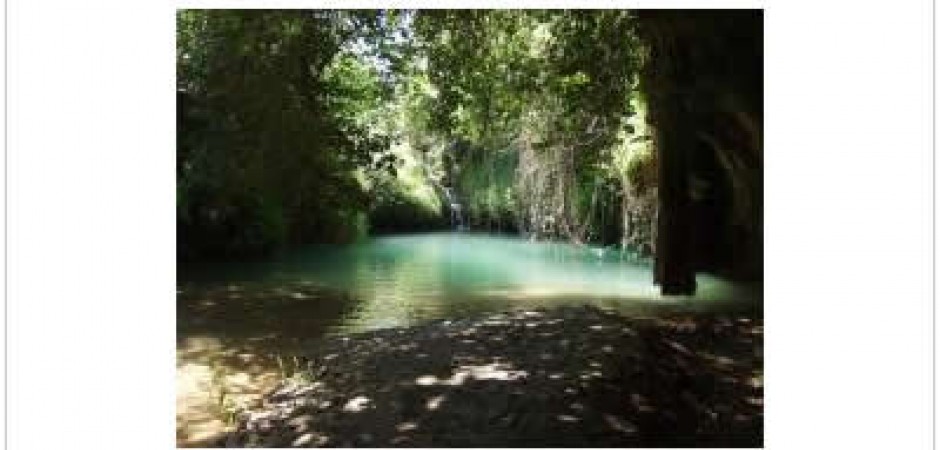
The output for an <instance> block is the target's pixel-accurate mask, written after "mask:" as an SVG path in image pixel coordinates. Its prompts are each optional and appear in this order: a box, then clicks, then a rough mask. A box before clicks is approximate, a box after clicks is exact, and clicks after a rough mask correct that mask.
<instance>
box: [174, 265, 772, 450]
mask: <svg viewBox="0 0 940 450" xmlns="http://www.w3.org/2000/svg"><path fill="white" fill-rule="evenodd" d="M540 295H541V296H543V297H542V298H540V297H539V296H540ZM579 302H580V304H585V303H587V304H592V305H597V306H601V307H602V309H597V308H593V307H592V308H585V307H571V306H564V305H572V304H575V305H576V304H579ZM372 303H374V302H366V303H363V302H362V301H361V300H360V299H356V298H353V297H350V296H348V295H344V294H341V293H337V292H335V291H330V290H328V289H325V288H323V287H322V286H319V285H316V284H315V283H310V282H291V283H288V282H281V283H277V284H270V283H244V282H243V283H230V284H212V285H206V286H201V287H200V286H192V285H182V286H180V287H179V290H178V295H177V311H178V314H177V317H178V319H177V320H178V322H177V332H178V338H177V444H178V445H179V446H211V445H218V444H225V443H228V444H230V445H235V446H271V445H281V446H291V445H293V446H490V445H497V446H505V445H509V446H514V445H525V446H531V445H543V444H544V445H549V446H558V445H570V446H584V445H599V446H608V445H614V446H633V445H640V444H644V445H645V444H650V443H652V444H655V445H660V444H664V443H667V444H670V445H673V444H674V445H682V444H685V443H690V442H691V443H690V445H702V443H703V442H705V443H707V442H716V443H722V444H726V445H737V444H738V443H747V444H750V443H753V442H755V440H759V438H760V434H761V430H762V424H763V418H762V409H763V395H762V389H763V378H762V374H761V367H762V357H763V355H762V320H761V319H760V317H761V315H760V309H759V307H757V308H754V307H747V308H744V309H741V308H738V307H739V306H740V305H741V303H740V302H739V303H734V304H728V305H730V306H733V307H731V308H724V309H722V308H718V307H716V305H717V306H723V305H724V304H721V303H705V302H689V301H688V299H683V298H668V299H663V301H661V302H635V301H633V302H631V301H623V300H622V299H616V298H580V299H579V298H577V297H576V296H569V295H556V296H551V295H547V293H546V292H541V291H539V292H530V293H526V292H520V294H519V295H518V296H516V297H512V296H510V295H508V293H507V292H483V293H480V294H478V295H477V296H475V297H473V298H470V297H466V298H462V299H456V300H455V305H471V306H473V307H472V308H469V309H460V308H462V307H460V308H458V309H453V310H450V309H444V310H432V311H431V312H430V313H429V311H428V310H422V309H420V308H419V309H413V310H412V309H407V308H405V307H404V306H402V305H398V306H396V305H392V306H393V307H396V308H400V309H401V312H403V313H402V314H392V315H388V317H385V316H383V313H382V309H381V308H377V307H376V306H375V305H373V306H368V305H370V304H372ZM758 306H759V305H758ZM402 308H404V309H402ZM736 308H738V309H736ZM493 310H497V311H499V310H502V311H505V312H504V313H499V314H489V315H485V314H484V313H486V312H487V311H493ZM615 310H616V311H619V313H615V312H614V311H615ZM427 314H431V315H430V316H428V315H427ZM434 314H440V315H441V316H442V317H447V318H448V319H446V320H437V321H435V322H431V323H430V324H427V323H428V322H427V318H428V317H432V318H433V317H434ZM624 315H626V316H628V317H632V318H631V319H627V318H625V317H624ZM377 317H384V319H390V320H391V322H389V321H388V320H385V321H382V320H374V319H375V318H377ZM414 323H418V324H419V325H418V326H412V327H401V328H385V327H388V326H398V325H411V324H414ZM423 324H427V325H423ZM376 328H380V329H379V330H377V331H367V330H375V329H376ZM381 328H385V329H381ZM363 331H365V332H363ZM234 431H237V432H234ZM652 444H651V445H652Z"/></svg>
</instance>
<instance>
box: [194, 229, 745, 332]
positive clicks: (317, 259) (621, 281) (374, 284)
mask: <svg viewBox="0 0 940 450" xmlns="http://www.w3.org/2000/svg"><path fill="white" fill-rule="evenodd" d="M179 278H180V284H181V286H183V288H182V289H184V290H185V287H187V286H188V287H190V288H196V289H200V288H205V287H207V286H221V285H226V286H233V287H234V288H235V289H238V288H239V284H240V283H250V285H251V286H253V287H254V288H255V289H257V288H259V287H262V286H271V287H277V286H281V287H290V286H304V285H309V286H319V287H324V288H327V289H330V290H333V291H336V292H341V293H345V294H348V295H344V296H342V297H341V298H331V299H327V298H311V299H309V301H310V302H320V303H323V302H326V301H332V302H342V303H346V304H345V305H343V306H344V308H340V309H342V312H341V314H340V315H339V316H337V317H335V321H334V322H333V323H331V324H325V325H327V327H328V328H329V330H326V331H328V332H334V331H335V332H348V331H360V330H365V329H374V328H381V327H388V326H399V325H409V324H413V323H416V322H422V321H425V320H428V319H438V318H448V317H455V316H461V315H466V314H469V313H478V312H486V311H501V310H505V309H507V308H516V307H536V306H544V307H550V306H555V305H560V304H583V303H593V304H597V305H602V306H605V307H612V308H617V309H622V310H624V311H627V312H629V311H631V310H637V309H647V310H648V309H650V308H656V307H659V306H662V305H670V306H676V307H686V308H692V309H708V308H724V307H729V306H731V305H755V304H759V294H760V291H759V289H758V288H757V287H753V286H741V285H737V284H734V283H730V282H727V281H723V280H721V279H718V278H716V277H713V276H709V275H702V274H700V275H698V276H697V284H698V289H697V291H696V294H695V295H694V296H693V297H672V298H669V297H663V296H660V295H658V293H657V291H656V289H655V287H654V286H653V284H652V278H653V276H652V268H651V266H650V264H648V263H643V262H638V261H636V260H634V259H633V258H630V257H629V256H626V255H624V254H623V253H621V252H619V251H616V250H611V249H606V250H605V249H600V248H596V247H579V246H575V245H571V244H566V243H553V242H530V241H527V240H524V239H520V238H513V237H501V236H493V235H483V234H470V233H428V234H414V235H401V236H386V237H378V238H373V239H370V240H368V241H366V242H362V243H359V244H353V245H349V246H313V247H308V248H305V249H302V250H298V251H295V252H292V253H289V254H287V255H284V256H281V257H279V258H277V259H275V260H272V261H267V262H257V263H238V264H233V263H223V264H215V265H208V266H202V267H187V268H186V269H185V273H184V272H183V271H181V273H180V276H179ZM285 290H286V292H284V293H283V294H284V295H285V296H287V297H295V298H297V299H298V300H305V299H306V297H307V295H305V294H303V293H297V292H290V289H289V288H287V289H285ZM242 295H250V293H244V294H242ZM755 300H757V301H755ZM323 306H324V310H329V311H332V310H333V309H335V308H333V307H334V306H336V305H331V306H329V307H328V306H327V305H323Z"/></svg>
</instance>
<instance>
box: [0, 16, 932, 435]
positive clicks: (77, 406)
mask: <svg viewBox="0 0 940 450" xmlns="http://www.w3.org/2000/svg"><path fill="white" fill-rule="evenodd" d="M423 4H424V5H429V4H432V3H431V2H427V1H425V2H423ZM523 4H526V5H529V2H525V3H523V2H520V1H518V0H513V1H511V2H510V1H505V0H503V1H500V2H496V3H488V4H487V6H492V7H499V6H502V7H519V6H521V5H523ZM178 5H179V6H190V7H192V6H212V7H219V6H230V7H258V6H265V7H285V6H286V7H299V6H308V7H316V6H321V7H322V6H346V7H350V6H359V7H362V6H371V7H390V6H417V5H420V4H415V3H412V4H408V5H405V4H399V3H394V4H392V3H388V2H383V3H376V2H356V3H342V4H340V3H336V2H329V3H324V2H320V3H312V2H308V1H295V0H292V1H284V0H273V1H270V0H269V1H264V2H262V1H248V0H242V1H221V2H220V1H187V2H183V3H179V4H178ZM433 5H436V6H445V7H459V6H467V5H461V4H459V3H454V2H440V1H438V2H433ZM474 5H475V6H476V5H478V3H476V2H474ZM580 5H583V3H574V2H559V1H554V2H548V3H541V4H531V5H529V6H556V7H557V6H568V7H572V6H580ZM175 6H176V5H173V4H172V2H168V1H142V0H134V1H128V0H113V1H101V0H82V1H75V0H56V1H48V0H12V1H9V2H8V10H7V11H6V13H7V14H9V16H8V20H7V21H6V23H7V25H8V29H7V38H8V39H9V41H8V42H7V44H8V47H7V48H8V53H7V74H6V76H7V77H8V78H7V79H6V81H7V84H6V86H7V87H8V91H7V110H6V112H7V113H8V115H7V116H6V124H7V125H8V126H9V129H8V131H9V134H8V135H7V141H6V143H7V158H8V159H7V160H6V162H5V163H6V164H7V166H6V169H7V170H6V174H7V176H8V178H7V180H6V185H5V186H4V188H5V189H7V191H6V192H7V193H8V197H7V222H6V232H7V234H6V235H7V237H8V240H7V242H6V254H7V256H8V259H7V260H6V261H5V264H6V273H7V275H8V278H7V290H6V293H7V297H6V300H7V310H6V311H5V314H6V324H7V325H8V329H7V330H6V331H7V334H6V337H7V342H6V348H7V351H8V353H7V371H6V379H5V381H6V386H7V387H8V389H7V390H6V404H7V409H6V410H5V417H6V421H5V424H6V425H7V426H8V428H6V431H7V432H8V433H7V434H6V436H7V443H8V445H9V448H11V449H45V448H89V449H91V448H94V449H107V448H115V449H125V448H127V449H130V448H134V449H149V448H154V449H156V448H161V449H164V448H172V447H173V445H174V414H173V408H174V404H175V403H174V380H173V376H174V359H175V355H174V345H175V343H174V336H175V320H174V314H175V313H174V308H175V301H174V298H175V295H174V289H175V285H174V281H175V255H174V249H175V206H174V201H175V197H174V195H175V194H174V182H175V159H174V158H175V156H174V151H175V149H174V146H175V140H174V132H175V115H174V111H175V109H174V108H175V106H174V101H175V96H174V95H173V94H174V91H175V84H174V83H175V82H174V76H175V53H174V52H175V50H174V48H175V47H174V46H175V42H174V26H175V24H174V13H175ZM593 6H601V7H620V8H624V7H631V6H633V7H637V6H640V7H690V6H695V7H702V6H724V7H764V8H766V10H765V49H766V51H765V61H766V75H765V79H766V85H765V86H766V97H765V105H766V111H765V125H766V134H765V136H766V140H765V149H766V158H765V186H766V195H765V214H766V229H765V230H766V233H765V235H766V252H765V253H766V263H765V277H766V284H765V286H766V298H765V303H766V323H765V328H766V350H765V355H766V369H767V376H766V416H765V417H766V433H765V437H766V446H767V448H771V449H813V448H839V449H841V448H852V449H863V448H875V449H926V448H929V447H930V445H931V433H932V425H933V416H932V400H933V391H932V380H933V378H932V362H933V359H932V342H933V340H932V318H933V315H934V313H935V311H934V309H933V307H932V304H933V303H932V290H931V288H932V276H933V264H932V250H933V241H932V205H933V203H932V201H933V198H932V192H933V189H932V170H933V167H934V159H933V157H932V139H931V136H932V125H933V124H932V98H933V92H932V51H933V50H932V42H933V41H932V34H931V31H932V28H931V26H932V17H933V14H934V11H933V8H932V6H931V2H929V1H911V0H904V1H897V0H895V1H892V2H873V1H851V2H845V3H844V4H843V3H838V2H833V1H825V2H823V1H818V0H780V1H766V2H752V1H725V2H714V1H703V0H696V1H682V2H678V1H642V2H637V1H633V2H609V1H608V2H601V3H595V4H593Z"/></svg>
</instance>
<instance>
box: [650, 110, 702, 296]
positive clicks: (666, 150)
mask: <svg viewBox="0 0 940 450" xmlns="http://www.w3.org/2000/svg"><path fill="white" fill-rule="evenodd" d="M657 103H658V106H657V108H656V111H655V112H654V115H655V116H656V119H657V121H658V122H659V123H660V124H663V125H667V124H668V125H669V126H664V127H661V128H660V130H662V131H660V132H658V133H657V144H658V145H657V146H658V149H659V158H658V161H659V223H657V225H656V226H657V234H656V273H655V281H656V283H657V284H659V285H660V287H661V289H662V293H663V294H692V293H693V292H695V275H694V273H693V271H692V253H691V252H692V246H691V237H692V227H691V225H692V223H691V221H692V214H691V202H690V198H689V155H690V153H691V151H692V146H694V145H695V140H694V138H693V134H692V132H691V130H694V127H690V126H689V122H691V120H692V118H691V115H690V114H689V113H688V112H687V111H686V110H685V107H684V105H683V104H682V102H681V98H680V97H679V96H678V95H676V94H671V95H668V98H662V99H660V101H658V102H657Z"/></svg>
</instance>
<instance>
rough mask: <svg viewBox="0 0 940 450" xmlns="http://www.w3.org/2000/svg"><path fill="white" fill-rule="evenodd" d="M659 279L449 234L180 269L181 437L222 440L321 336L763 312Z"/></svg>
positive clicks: (599, 256)
mask: <svg viewBox="0 0 940 450" xmlns="http://www.w3.org/2000/svg"><path fill="white" fill-rule="evenodd" d="M652 279H653V275H652V268H651V265H650V264H648V263H643V262H639V261H636V260H634V259H632V258H630V257H628V256H626V255H624V254H622V253H620V252H618V251H615V250H610V249H608V250H605V249H600V248H592V247H579V246H575V245H571V244H566V243H552V242H530V241H527V240H524V239H520V238H514V237H501V236H493V235H484V234H472V233H453V232H447V233H427V234H413V235H399V236H386V237H377V238H372V239H369V240H367V241H365V242H362V243H358V244H354V245H348V246H312V247H307V248H304V249H300V250H296V251H292V252H290V253H287V254H284V255H282V256H280V257H277V258H274V259H272V260H269V261H264V262H253V263H218V264H207V265H200V266H186V267H180V269H179V270H178V287H177V439H178V441H177V442H178V444H179V445H182V446H186V445H199V444H200V443H201V442H203V441H202V440H203V439H205V438H206V437H207V436H211V435H213V434H214V433H218V432H219V431H220V430H221V429H223V428H224V426H225V423H224V421H222V420H220V417H221V415H222V414H221V412H222V411H223V410H224V408H222V407H221V406H220V405H223V404H225V402H227V401H230V400H232V399H238V401H242V402H250V401H256V400H257V398H258V397H259V395H260V394H261V393H263V392H264V391H265V390H266V389H268V388H270V387H271V386H272V384H273V383H274V382H276V380H277V379H278V378H279V377H280V376H282V375H283V369H284V361H283V359H282V356H284V355H289V354H291V353H292V352H293V353H299V352H301V350H302V348H303V346H304V345H306V344H308V343H310V342H311V341H315V340H317V339H320V338H321V337H322V336H324V335H329V334H342V333H349V332H356V331H364V330H370V329H376V328H384V327H391V326H403V325H410V324H415V323H420V322H424V321H427V320H432V319H442V318H457V317H461V316H467V315H472V314H478V313H485V312H495V311H505V310H507V309H512V308H534V307H552V306H559V305H571V304H593V305H597V306H602V307H607V308H614V309H618V310H620V311H622V312H623V313H625V314H647V313H651V312H652V313H655V312H657V311H672V310H675V309H680V310H694V311H735V312H741V311H744V312H746V313H748V314H754V313H757V314H759V311H760V305H761V303H762V302H761V290H760V287H759V286H743V285H738V284H734V283H730V282H727V281H723V280H721V279H718V278H716V277H712V276H708V275H701V274H700V275H698V276H697V277H696V281H697V284H698V288H697V291H696V294H695V295H694V296H692V297H664V296H660V295H659V294H658V293H657V291H656V289H655V288H654V286H653V285H652ZM239 396H241V398H240V399H239Z"/></svg>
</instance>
